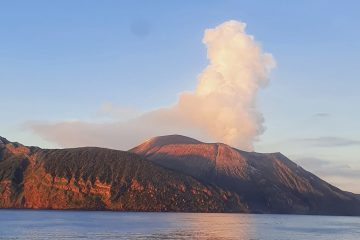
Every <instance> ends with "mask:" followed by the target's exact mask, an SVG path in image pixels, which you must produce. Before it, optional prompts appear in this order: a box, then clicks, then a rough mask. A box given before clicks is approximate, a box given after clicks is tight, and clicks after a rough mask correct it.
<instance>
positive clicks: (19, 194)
mask: <svg viewBox="0 0 360 240" xmlns="http://www.w3.org/2000/svg"><path fill="white" fill-rule="evenodd" d="M0 208H29V209H87V210H117V211H158V212H164V211H174V212H241V213H286V214H323V215H360V199H359V196H358V195H355V194H353V193H349V192H345V191H342V190H340V189H338V188H336V187H334V186H332V185H330V184H328V183H327V182H325V181H323V180H321V179H320V178H318V177H317V176H315V175H314V174H312V173H310V172H308V171H306V170H304V169H303V168H302V167H300V166H299V165H297V164H296V163H294V162H292V161H291V160H289V159H288V158H286V157H285V156H284V155H282V154H281V153H256V152H245V151H241V150H238V149H235V148H232V147H230V146H228V145H225V144H222V143H203V142H200V141H198V140H195V139H192V138H189V137H185V136H181V135H169V136H161V137H155V138H152V139H150V140H148V141H146V142H144V143H142V144H140V145H139V146H137V147H135V148H133V149H131V150H129V151H119V150H111V149H105V148H97V147H83V148H71V149H41V148H39V147H29V146H24V145H22V144H20V143H17V142H11V141H8V140H7V139H5V138H2V137H0Z"/></svg>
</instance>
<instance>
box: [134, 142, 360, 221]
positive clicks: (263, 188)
mask: <svg viewBox="0 0 360 240" xmlns="http://www.w3.org/2000/svg"><path fill="white" fill-rule="evenodd" d="M183 138H184V139H183V141H181V140H180V139H181V136H177V137H176V142H173V139H174V137H173V136H171V137H167V136H163V137H157V138H154V139H151V140H148V141H147V142H145V143H144V144H141V145H139V146H138V147H135V148H134V149H131V150H130V151H132V152H134V153H138V154H140V155H142V156H144V157H145V158H147V159H149V160H150V161H152V162H154V163H157V164H159V165H161V166H164V167H166V168H168V169H172V170H175V171H178V172H181V173H184V174H187V175H190V176H193V177H194V178H196V179H198V180H199V181H201V182H203V183H206V184H212V185H216V186H218V187H220V188H222V189H224V190H227V191H230V192H233V193H236V194H238V195H239V196H240V198H241V201H242V202H244V203H245V204H246V205H247V206H248V207H249V211H250V212H255V213H294V214H331V215H360V201H359V198H358V197H357V196H356V195H355V194H352V193H348V192H344V191H341V190H340V189H338V188H336V187H334V186H332V185H330V184H328V183H326V182H325V181H323V180H321V179H320V178H318V177H317V176H315V175H314V174H312V173H310V172H308V171H306V170H304V169H303V168H301V167H300V166H298V165H297V164H296V163H294V162H292V161H290V160H289V159H288V158H286V157H285V156H284V155H282V154H281V153H270V154H261V153H255V152H244V151H240V150H238V149H234V148H231V147H230V146H227V145H225V144H220V143H215V144H206V143H201V142H189V141H188V138H187V137H183Z"/></svg>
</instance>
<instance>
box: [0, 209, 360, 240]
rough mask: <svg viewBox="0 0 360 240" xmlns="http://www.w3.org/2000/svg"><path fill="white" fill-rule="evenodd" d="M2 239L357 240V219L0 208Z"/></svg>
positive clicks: (359, 233) (359, 230)
mask: <svg viewBox="0 0 360 240" xmlns="http://www.w3.org/2000/svg"><path fill="white" fill-rule="evenodd" d="M0 239H244V240H250V239H252V240H256V239H266V240H283V239H284V240H285V239H295V240H297V239H301V240H303V239H327V240H328V239H337V240H338V239H341V240H359V239H360V218H359V217H327V216H291V215H251V214H250V215H247V214H206V213H201V214H199V213H123V212H82V211H80V212H77V211H32V210H0Z"/></svg>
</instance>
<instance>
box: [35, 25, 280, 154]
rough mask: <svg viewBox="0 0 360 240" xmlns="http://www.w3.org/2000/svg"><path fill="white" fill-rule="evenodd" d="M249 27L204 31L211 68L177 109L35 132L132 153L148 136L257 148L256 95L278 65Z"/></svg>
mask: <svg viewBox="0 0 360 240" xmlns="http://www.w3.org/2000/svg"><path fill="white" fill-rule="evenodd" d="M245 28H246V24H245V23H242V22H238V21H234V20H232V21H228V22H225V23H223V24H221V25H219V26H217V27H215V28H212V29H207V30H206V31H205V34H204V38H203V43H204V44H205V45H206V46H207V57H208V59H209V65H208V66H207V67H206V68H205V69H204V70H203V72H202V73H201V74H200V75H199V77H198V84H197V87H196V89H195V90H194V91H193V92H183V93H181V94H180V96H179V99H178V102H177V103H176V104H175V105H174V106H172V107H167V108H160V109H158V110H155V111H150V112H147V113H144V114H142V115H141V116H139V117H137V118H134V119H132V120H129V121H126V122H121V121H117V122H112V123H89V122H81V121H75V122H74V121H72V122H59V123H55V124H44V123H42V124H32V126H31V128H32V129H33V130H34V131H35V132H36V133H38V134H39V135H41V136H42V137H44V138H45V139H47V140H50V141H52V142H56V143H58V144H59V145H60V146H64V147H74V146H89V145H91V146H103V147H111V148H117V149H127V148H130V147H133V146H134V145H135V144H138V143H140V142H141V141H143V140H144V139H146V138H150V137H154V136H157V135H164V134H174V133H178V134H184V135H188V136H190V137H199V138H200V139H202V140H207V141H217V142H224V143H227V144H229V145H231V146H233V147H238V148H240V149H243V150H253V142H254V140H256V138H257V137H258V136H259V135H260V134H262V133H263V131H264V127H263V122H264V119H263V117H262V115H261V113H260V112H259V111H258V109H257V106H256V102H257V101H256V100H257V94H258V91H259V89H260V88H262V87H265V86H266V84H267V83H268V79H269V74H270V71H271V70H272V69H273V68H274V67H275V61H274V59H273V57H272V56H271V54H268V53H264V52H263V51H262V49H261V46H260V44H259V43H257V42H256V41H255V39H254V37H253V36H251V35H248V34H247V33H246V32H245Z"/></svg>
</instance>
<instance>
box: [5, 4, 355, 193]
mask: <svg viewBox="0 0 360 240" xmlns="http://www.w3.org/2000/svg"><path fill="white" fill-rule="evenodd" d="M359 11H360V3H359V1H321V0H317V1H220V0H219V1H211V0H207V1H89V0H86V1H56V2H54V1H36V0H34V1H16V0H15V1H6V2H5V1H2V2H0V92H1V101H0V108H1V118H0V135H1V136H4V137H7V138H8V139H9V140H13V141H19V142H22V143H24V144H29V145H39V146H42V147H57V146H58V145H57V143H56V142H50V141H48V140H45V139H43V138H42V137H41V136H40V135H39V134H37V133H36V132H34V131H31V130H30V129H29V127H28V126H29V124H30V125H31V123H32V122H39V121H40V122H62V121H71V120H78V121H86V122H104V121H112V120H113V119H114V118H115V119H116V118H118V117H119V116H118V115H121V117H124V116H125V117H126V116H127V115H129V116H131V115H132V114H134V112H135V113H137V112H146V111H149V110H152V109H157V108H159V107H164V106H165V107H166V106H169V105H172V104H174V103H176V101H177V98H178V94H179V93H180V92H183V91H186V90H193V89H194V88H195V86H196V84H197V81H196V78H197V76H198V74H200V73H201V72H202V71H203V69H204V67H205V66H206V65H207V64H208V61H207V58H206V47H205V46H204V44H203V43H202V38H203V35H204V30H205V29H207V28H213V27H215V26H217V25H219V24H221V23H223V22H225V21H228V20H231V19H234V20H238V21H242V22H245V23H246V24H247V30H246V31H247V32H248V33H249V34H251V35H254V36H255V38H256V40H257V41H259V42H260V43H261V45H262V47H263V49H264V50H265V51H266V52H269V53H271V54H272V55H273V56H274V58H275V59H276V62H277V67H276V69H275V70H274V71H273V72H272V74H271V79H270V83H269V85H268V86H267V87H266V88H264V89H262V90H261V91H260V92H259V94H260V96H259V99H258V104H259V110H260V111H261V112H262V113H263V115H264V118H265V123H264V125H265V127H266V131H265V133H264V134H263V135H261V136H260V139H259V141H257V142H256V143H255V150H256V151H260V152H277V151H280V152H283V153H284V154H286V155H287V156H288V157H290V158H291V159H293V160H294V161H296V162H298V163H299V164H301V165H303V166H305V168H306V169H308V170H311V171H313V172H315V173H316V174H318V175H320V176H321V177H323V178H325V179H326V180H327V181H330V182H331V183H333V184H335V185H337V186H340V187H341V188H343V189H346V190H352V191H355V192H358V193H360V157H359V156H360V111H359V106H358V105H359V103H360V94H359V91H360V90H359V89H360V81H359V73H358V71H359V69H360V27H359V23H360V15H359ZM109 108H110V110H109ZM117 108H119V109H120V110H116V109H117ZM114 109H115V110H114ZM124 109H125V110H124Z"/></svg>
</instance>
